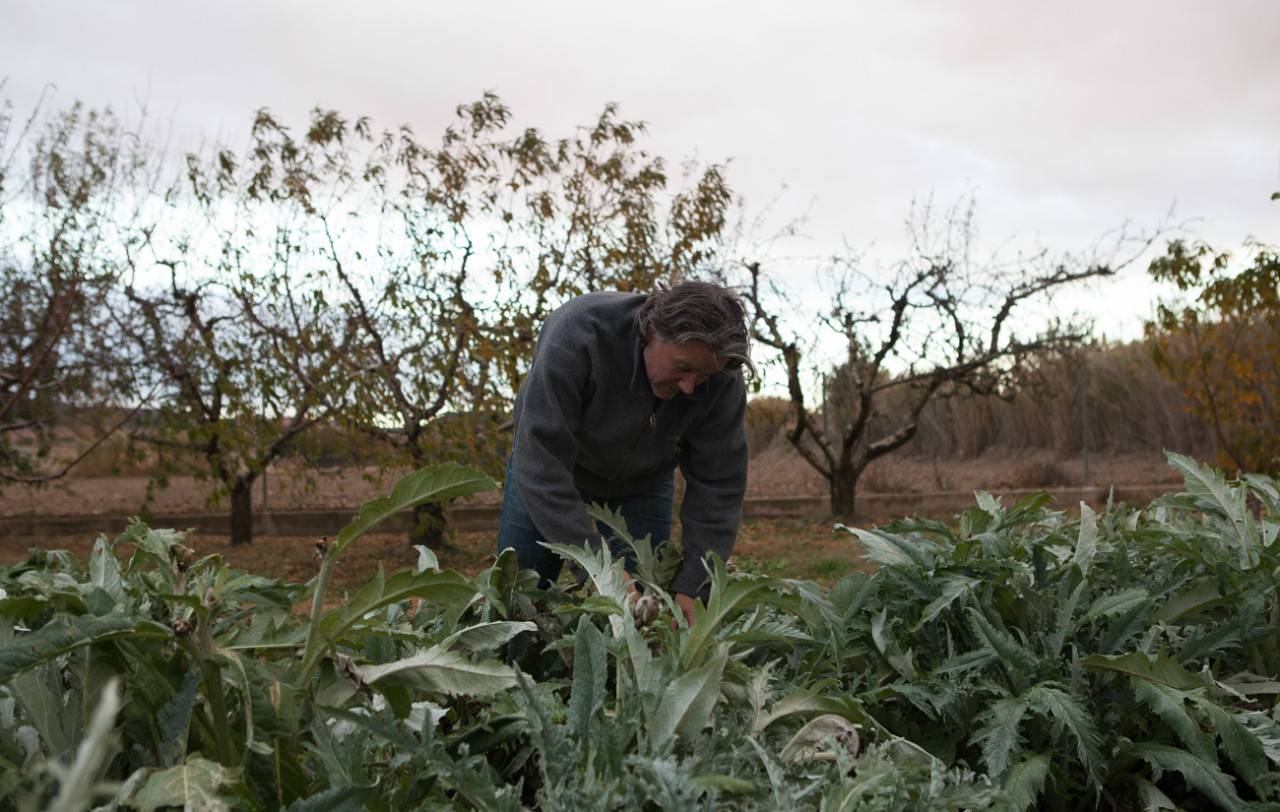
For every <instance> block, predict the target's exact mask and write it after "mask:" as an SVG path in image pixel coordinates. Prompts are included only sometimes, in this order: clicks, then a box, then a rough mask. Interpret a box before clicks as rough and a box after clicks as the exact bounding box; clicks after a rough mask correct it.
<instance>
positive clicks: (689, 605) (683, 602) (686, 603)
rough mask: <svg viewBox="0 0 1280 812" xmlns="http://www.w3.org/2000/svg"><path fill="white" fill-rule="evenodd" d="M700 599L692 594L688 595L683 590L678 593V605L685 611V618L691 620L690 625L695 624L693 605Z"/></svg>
mask: <svg viewBox="0 0 1280 812" xmlns="http://www.w3.org/2000/svg"><path fill="white" fill-rule="evenodd" d="M697 602H698V599H697V598H695V597H693V596H692V595H686V594H684V593H683V592H677V593H676V605H677V606H679V607H680V611H682V612H684V619H685V620H687V621H689V625H690V626H692V625H693V606H694V604H696V603H697Z"/></svg>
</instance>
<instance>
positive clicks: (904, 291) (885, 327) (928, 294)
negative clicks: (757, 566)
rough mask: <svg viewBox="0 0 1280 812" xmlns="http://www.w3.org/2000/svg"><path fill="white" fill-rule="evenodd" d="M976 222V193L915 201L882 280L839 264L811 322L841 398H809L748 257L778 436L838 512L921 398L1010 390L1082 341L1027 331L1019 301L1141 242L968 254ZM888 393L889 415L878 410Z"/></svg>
mask: <svg viewBox="0 0 1280 812" xmlns="http://www.w3.org/2000/svg"><path fill="white" fill-rule="evenodd" d="M972 218H973V207H972V203H968V204H965V205H962V206H959V207H957V208H955V209H953V210H952V211H951V212H949V213H948V214H946V215H945V216H943V217H942V220H941V223H940V224H939V222H938V221H937V218H936V217H935V215H934V214H933V213H932V212H931V211H930V209H929V207H927V206H926V207H924V208H923V209H921V210H920V211H919V212H918V213H916V215H915V216H913V218H912V220H911V224H912V225H911V226H910V228H909V233H910V237H911V242H910V255H909V256H908V257H907V258H906V259H905V260H903V261H902V262H901V263H899V264H898V265H897V266H896V267H895V268H893V269H891V271H890V272H889V274H888V281H887V282H886V281H878V280H877V277H876V276H875V275H872V274H868V273H866V272H864V271H863V270H862V268H861V263H860V260H859V258H857V257H853V258H842V259H838V260H837V261H836V262H835V267H834V270H835V273H834V275H833V276H834V279H835V290H834V292H833V294H832V304H831V308H830V310H828V311H826V312H824V313H820V314H818V315H817V317H816V319H815V321H816V322H817V324H818V325H819V326H820V328H821V330H822V332H821V335H823V336H830V337H832V338H833V339H835V340H837V341H840V342H841V343H842V344H843V346H844V348H845V352H844V354H845V359H844V361H843V362H841V363H840V364H839V365H838V366H837V371H836V375H835V376H834V381H835V383H834V385H833V389H834V390H835V391H834V393H833V395H832V397H831V398H829V400H835V401H842V402H843V408H838V409H831V408H830V406H829V404H828V403H824V404H821V405H817V406H815V405H814V404H812V403H811V402H810V401H809V400H808V399H807V397H806V393H805V388H804V381H805V377H806V373H807V369H806V367H805V356H804V353H805V347H804V346H803V345H802V343H801V340H800V339H799V338H798V337H797V335H796V334H795V333H794V332H793V331H792V330H791V329H789V326H788V325H787V324H786V323H785V322H784V320H783V318H782V300H783V298H785V296H784V295H783V294H782V293H781V292H780V291H778V290H777V289H776V287H775V288H772V289H771V288H770V286H769V284H768V281H767V280H766V279H765V278H764V272H763V270H762V266H761V263H759V262H748V263H746V264H745V267H746V271H747V275H748V278H747V284H746V286H745V288H746V298H747V300H748V302H749V304H750V307H751V309H752V311H753V319H754V322H753V324H754V331H753V332H754V336H755V338H756V340H757V341H759V342H760V343H762V344H764V345H765V346H767V347H770V348H771V349H773V350H774V351H775V352H776V353H777V354H778V358H779V360H780V362H781V365H782V368H783V370H784V372H785V375H786V381H787V392H788V395H789V397H790V400H791V404H792V407H793V411H792V415H793V422H792V423H791V425H790V426H789V428H788V431H787V438H788V440H789V441H790V442H791V444H792V445H793V446H794V447H795V448H796V450H797V451H798V452H799V453H800V455H801V456H802V457H803V458H804V459H805V461H806V462H808V463H809V464H810V465H811V466H813V468H814V469H816V470H817V471H818V472H819V473H821V474H822V476H823V477H824V478H825V479H826V480H827V483H828V490H829V495H830V499H831V510H832V513H833V514H835V515H837V516H851V515H853V513H854V508H855V495H856V492H857V486H858V479H859V477H861V476H862V474H863V472H864V471H865V470H866V469H867V466H868V465H869V464H870V463H871V462H872V461H873V460H875V459H877V458H879V457H883V456H885V455H887V454H891V453H893V452H894V451H897V450H898V449H900V448H902V447H903V446H904V445H906V444H907V443H908V442H909V441H910V440H911V438H912V437H914V436H915V434H916V431H917V428H918V426H919V421H920V415H921V412H922V411H923V409H924V407H925V405H926V404H927V403H929V401H930V400H932V399H935V398H939V397H947V396H950V395H953V394H957V393H961V392H966V393H971V394H976V395H982V396H996V397H1004V398H1010V397H1013V396H1014V394H1016V392H1017V384H1018V381H1019V380H1020V378H1021V377H1022V376H1023V375H1024V374H1025V373H1026V372H1027V371H1028V369H1029V367H1030V366H1033V365H1034V363H1035V360H1036V359H1037V358H1039V357H1041V356H1042V355H1043V354H1045V353H1048V352H1059V351H1063V350H1065V349H1067V348H1070V347H1074V346H1076V345H1078V344H1080V343H1081V342H1082V341H1084V340H1085V339H1086V338H1087V337H1088V330H1087V329H1086V327H1085V326H1083V325H1081V324H1079V323H1069V322H1064V321H1058V320H1056V319H1051V320H1050V321H1048V322H1042V324H1041V326H1040V327H1038V328H1035V329H1033V330H1032V331H1031V334H1030V335H1028V334H1027V332H1028V331H1027V329H1026V322H1025V320H1024V319H1025V318H1026V316H1024V315H1023V314H1022V311H1024V310H1025V309H1026V306H1027V305H1028V304H1029V303H1032V302H1034V301H1037V300H1040V301H1043V298H1044V297H1045V295H1046V294H1049V293H1052V292H1056V291H1058V290H1061V289H1062V288H1064V287H1067V286H1070V285H1074V284H1078V283H1081V282H1083V281H1085V280H1088V279H1094V278H1099V277H1105V276H1110V275H1112V274H1113V273H1115V271H1116V270H1117V269H1118V268H1120V267H1122V266H1124V265H1126V264H1128V263H1130V262H1132V261H1133V260H1134V259H1136V258H1137V257H1138V256H1139V254H1140V253H1141V252H1142V250H1144V249H1145V248H1146V246H1147V245H1149V244H1150V240H1149V239H1141V240H1133V239H1130V238H1129V237H1128V236H1127V235H1126V234H1124V233H1123V232H1118V233H1117V234H1115V235H1111V236H1110V237H1109V238H1108V239H1106V240H1105V242H1100V243H1099V244H1098V245H1097V246H1095V247H1094V248H1093V249H1092V250H1091V251H1090V252H1089V255H1088V256H1069V255H1061V256H1051V255H1050V254H1049V252H1048V251H1044V250H1041V251H1038V252H1036V253H1034V254H1030V255H1020V256H1018V257H1017V259H1016V260H1014V261H1013V262H1009V263H1001V262H997V261H994V260H993V261H989V262H977V261H975V260H974V259H973V258H972V249H973V246H972V238H973V219H972ZM939 226H940V227H939ZM1041 318H1043V317H1041ZM891 393H892V394H891ZM889 400H892V402H893V404H894V405H893V411H892V412H888V411H886V410H885V408H884V405H885V403H886V401H889ZM824 415H825V416H826V418H827V419H826V421H825V422H826V427H825V428H824V419H823V418H824ZM833 418H834V419H833Z"/></svg>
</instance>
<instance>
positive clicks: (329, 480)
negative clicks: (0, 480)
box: [0, 445, 1177, 588]
mask: <svg viewBox="0 0 1280 812" xmlns="http://www.w3.org/2000/svg"><path fill="white" fill-rule="evenodd" d="M399 473H400V472H389V473H386V474H383V475H379V474H378V473H377V472H376V471H372V470H358V469H335V470H318V471H309V472H296V471H289V470H287V469H272V470H271V471H270V472H269V475H268V478H267V494H266V495H267V498H266V504H267V506H268V507H270V508H271V509H304V508H316V509H318V508H341V509H346V508H351V509H353V510H354V508H355V507H356V506H358V505H359V504H361V503H362V502H365V501H367V500H369V499H372V498H374V497H376V496H379V495H381V494H382V493H385V492H386V491H387V490H388V489H389V488H390V486H391V485H392V484H393V483H394V481H395V478H396V477H397V476H398V475H399ZM1082 480H1083V461H1082V460H1079V459H1075V460H1070V459H1069V460H1057V459H1053V458H1052V457H1051V456H1050V455H1045V454H1041V455H1037V454H1024V455H1019V456H989V457H982V458H978V459H975V460H967V461H961V462H941V461H939V462H933V461H928V460H918V459H912V458H889V459H887V460H883V461H881V462H879V463H877V464H875V465H873V466H872V468H871V469H870V470H868V472H867V473H866V474H865V475H864V478H863V482H862V483H861V484H862V486H863V488H862V492H864V493H927V492H934V491H945V490H978V489H988V488H990V489H1000V488H1034V487H1053V486H1061V485H1075V484H1080V483H1081V482H1082ZM1090 480H1091V482H1092V483H1096V484H1107V483H1114V484H1137V483H1143V484H1147V483H1171V484H1172V483H1175V482H1177V477H1176V476H1174V475H1173V474H1172V472H1171V471H1170V470H1169V468H1168V467H1167V466H1166V465H1165V464H1164V460H1163V457H1161V456H1159V455H1156V454H1152V455H1141V456H1138V455H1131V456H1123V457H1119V456H1118V457H1109V458H1094V459H1093V460H1091V465H1090ZM824 485H825V483H824V482H823V480H822V479H821V477H819V476H818V474H817V473H816V472H814V471H813V470H812V469H810V468H809V467H808V466H807V465H806V464H805V463H804V461H803V460H801V459H799V457H798V456H796V455H795V453H794V452H791V451H790V449H788V448H787V447H785V446H781V445H779V446H775V447H772V448H769V449H766V450H765V451H764V452H762V453H761V454H759V455H757V456H756V457H755V458H754V459H753V460H752V463H751V468H750V471H749V485H748V496H749V497H758V496H807V495H819V494H822V493H824V491H825V487H824ZM209 492H210V488H209V486H208V483H205V482H200V481H198V480H195V479H192V478H189V477H180V478H175V479H174V480H173V481H172V482H171V483H170V485H169V487H168V488H166V489H163V490H160V491H158V492H157V493H155V494H154V496H153V498H152V499H151V501H150V509H151V511H152V512H154V513H184V512H193V511H203V510H209V509H211V508H212V509H217V507H219V506H217V505H216V504H215V505H211V504H210V502H209V501H208V495H209ZM254 497H255V499H254V501H255V508H256V509H261V507H262V504H263V500H262V490H261V488H260V487H259V488H255V491H254ZM146 499H147V478H146V477H94V478H74V479H68V480H66V481H64V482H62V483H58V484H56V485H53V486H49V487H45V488H39V489H37V488H15V487H10V488H7V489H5V490H4V491H2V492H0V516H18V515H24V514H28V515H29V514H43V515H127V514H131V513H136V512H138V511H139V510H140V509H141V508H142V506H143V505H144V504H145V503H146ZM499 499H500V494H499V493H497V492H494V493H488V494H482V495H481V496H479V497H477V499H476V501H478V502H482V503H484V502H489V503H492V502H496V501H498V500H499ZM221 507H222V508H223V509H225V504H224V505H221ZM878 518H881V519H884V518H888V517H878ZM867 521H868V522H871V521H872V520H870V519H868V520H867ZM677 532H678V524H677ZM190 541H192V542H194V544H193V546H195V548H196V549H197V550H198V551H199V552H200V553H201V554H210V553H218V554H220V555H223V556H224V557H225V558H226V559H227V560H228V561H230V562H231V564H232V565H233V566H235V567H237V568H240V569H244V570H248V571H252V572H258V573H262V574H266V575H270V576H274V577H278V578H281V579H285V580H289V581H295V582H302V581H306V580H307V579H309V578H311V577H312V576H313V575H314V574H315V571H316V566H317V564H316V559H315V553H314V543H315V539H314V538H311V537H260V538H259V539H258V540H257V541H256V542H255V543H254V544H252V545H250V546H248V547H231V546H230V543H229V540H228V539H227V538H226V537H220V536H213V535H202V534H197V535H193V536H191V537H190ZM92 544H93V536H92V535H85V536H75V537H69V536H62V537H50V538H38V539H37V538H23V539H0V565H11V564H13V563H16V562H18V561H21V560H22V559H23V558H24V557H25V556H26V553H27V549H28V548H30V547H32V546H39V547H44V548H46V549H67V550H71V551H73V552H75V553H76V554H77V555H80V556H82V557H83V556H86V555H87V554H88V552H89V550H90V549H91V547H92ZM495 544H496V539H495V534H494V533H493V532H492V531H489V532H472V533H459V534H457V535H456V537H455V538H454V539H453V542H452V544H451V545H450V546H449V547H448V548H446V549H442V550H437V551H436V552H437V554H438V556H439V558H440V562H441V565H442V566H444V567H447V568H452V569H457V570H459V571H461V572H465V573H469V574H473V573H475V572H478V571H479V570H480V569H483V568H484V567H485V566H487V565H488V563H489V562H490V561H491V559H492V556H493V553H494V548H495ZM734 559H735V563H736V565H737V566H740V567H742V568H744V569H747V570H751V571H757V572H765V573H770V574H777V575H785V576H788V577H796V578H813V579H817V580H821V581H827V582H830V581H834V580H838V579H839V578H840V577H842V576H843V575H844V574H846V573H848V572H850V571H852V570H854V569H856V568H858V567H860V566H862V562H861V555H860V553H859V548H858V547H857V545H856V544H854V543H853V542H852V541H851V539H850V537H849V535H848V534H847V533H844V532H839V533H836V532H833V531H832V526H831V522H829V521H815V520H803V519H754V520H747V521H744V522H743V525H742V529H741V533H740V535H739V539H738V544H737V547H736V549H735V554H734ZM416 560H417V559H416V553H415V552H414V551H412V550H411V549H410V548H409V547H408V545H407V544H406V542H405V539H404V536H402V535H399V534H372V535H370V536H367V537H365V538H363V539H361V540H360V542H359V543H358V544H356V545H355V546H354V547H353V548H352V549H351V550H350V551H348V553H347V554H346V556H345V557H344V559H343V562H342V565H341V569H340V571H339V572H338V573H337V582H338V584H339V586H340V588H351V587H354V586H356V585H358V584H359V583H361V582H363V581H364V580H365V579H366V578H368V577H369V576H370V575H371V574H373V573H374V572H375V571H376V570H377V568H378V566H380V565H381V566H383V567H385V568H386V569H387V570H388V571H390V570H395V569H398V568H401V567H407V566H412V565H413V564H414V563H415V561H416Z"/></svg>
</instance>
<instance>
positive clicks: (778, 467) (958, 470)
mask: <svg viewBox="0 0 1280 812" xmlns="http://www.w3.org/2000/svg"><path fill="white" fill-rule="evenodd" d="M405 473H406V471H403V470H391V471H383V472H379V471H378V470H377V469H374V468H332V469H316V468H312V469H303V468H297V467H295V466H292V465H287V466H286V465H281V466H274V467H272V468H270V469H269V470H268V472H267V476H266V478H265V488H264V485H263V483H262V482H261V481H260V482H259V483H258V484H257V485H256V486H255V487H254V491H253V501H254V509H255V510H258V511H260V510H263V508H264V506H265V507H266V508H268V509H271V510H319V509H344V508H352V509H353V510H354V508H356V507H358V506H359V505H361V504H363V503H364V502H367V501H368V500H370V499H373V498H376V497H378V496H381V495H382V494H384V493H386V492H387V490H388V489H390V487H391V486H392V485H393V484H394V483H395V482H396V480H397V479H399V478H400V477H401V476H403V475H404V474H405ZM1084 480H1085V477H1084V461H1083V460H1082V459H1080V458H1078V457H1077V458H1069V459H1062V458H1057V457H1055V456H1054V455H1053V454H1052V453H1050V452H1044V451H1038V452H1026V453H1020V454H1012V453H1004V454H988V455H983V456H980V457H976V458H973V459H968V460H929V459H920V458H914V457H895V456H890V457H887V458H883V459H880V460H877V461H876V462H874V463H872V464H871V467H870V468H868V469H867V471H866V473H865V474H863V477H862V480H861V481H860V482H859V489H860V491H861V492H863V493H932V492H936V491H975V490H999V489H1006V488H1039V487H1055V486H1063V485H1083V484H1098V485H1108V484H1116V485H1138V484H1141V485H1147V484H1164V483H1169V484H1173V483H1177V482H1178V481H1179V479H1178V477H1177V475H1176V474H1174V473H1173V471H1171V470H1170V468H1169V467H1168V466H1167V465H1166V464H1165V462H1164V458H1163V456H1161V455H1160V454H1158V453H1151V454H1127V455H1112V456H1107V457H1097V456H1095V457H1093V458H1091V459H1090V465H1089V482H1088V483H1086V482H1085V481H1084ZM149 481H150V480H149V478H148V477H146V476H127V475H125V476H111V477H79V478H69V479H65V480H62V481H60V482H57V483H54V484H52V485H47V486H44V487H22V486H9V487H6V488H4V489H3V490H0V517H2V516H23V515H45V516H84V515H91V516H93V515H115V516H118V515H130V514H134V513H139V512H142V511H144V510H149V512H151V513H154V514H173V513H193V512H202V511H217V510H226V508H227V500H226V499H225V498H224V499H217V498H215V496H216V494H215V492H214V491H215V489H214V487H213V484H212V483H210V482H208V481H204V480H199V479H196V478H194V477H189V476H180V477H173V478H172V479H171V480H170V481H169V483H168V485H167V487H164V488H153V489H152V492H150V493H149V492H148V483H149ZM826 491H827V487H826V481H825V480H824V479H823V478H822V477H821V475H819V474H818V472H817V471H815V470H814V469H813V468H811V467H810V466H809V465H808V463H806V462H805V461H804V460H803V459H801V458H800V456H799V455H798V454H796V452H795V451H794V450H793V449H792V448H791V447H790V446H789V445H787V444H786V443H785V442H775V443H773V444H771V445H770V446H769V447H768V448H766V449H764V450H762V451H761V452H760V453H759V454H757V455H756V456H755V457H754V458H753V459H752V460H751V464H750V467H749V469H748V474H747V497H748V498H752V497H765V496H815V495H825V494H826ZM264 493H265V499H264ZM500 499H501V495H500V494H499V493H498V492H496V491H495V492H491V493H484V494H479V495H478V496H476V497H473V499H472V500H470V501H471V502H472V503H475V504H493V503H496V502H498V501H499V500H500Z"/></svg>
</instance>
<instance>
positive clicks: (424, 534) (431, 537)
mask: <svg viewBox="0 0 1280 812" xmlns="http://www.w3.org/2000/svg"><path fill="white" fill-rule="evenodd" d="M448 531H449V517H448V514H447V513H446V511H445V505H443V504H441V503H440V502H429V503H427V504H425V505H415V506H414V508H413V527H411V528H409V544H410V545H416V544H421V545H423V546H425V547H427V548H428V549H431V550H439V549H441V548H444V547H447V546H449V544H448V537H449V534H448Z"/></svg>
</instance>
